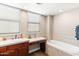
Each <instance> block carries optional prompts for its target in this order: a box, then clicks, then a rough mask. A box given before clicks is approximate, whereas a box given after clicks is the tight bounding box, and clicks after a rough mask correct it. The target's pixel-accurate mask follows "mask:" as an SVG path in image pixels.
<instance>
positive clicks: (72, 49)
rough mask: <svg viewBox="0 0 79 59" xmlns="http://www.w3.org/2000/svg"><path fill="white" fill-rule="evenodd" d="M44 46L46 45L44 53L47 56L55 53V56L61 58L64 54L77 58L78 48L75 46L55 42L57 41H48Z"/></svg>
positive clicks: (78, 54)
mask: <svg viewBox="0 0 79 59" xmlns="http://www.w3.org/2000/svg"><path fill="white" fill-rule="evenodd" d="M46 45H47V46H46V48H47V49H46V50H47V51H46V53H47V54H48V55H52V54H55V52H56V55H60V54H61V55H62V56H63V55H64V54H65V55H73V56H79V47H77V46H74V45H71V44H68V43H65V42H61V41H57V40H49V41H47V44H46ZM49 46H50V47H49ZM54 48H55V49H54ZM54 50H55V51H54ZM58 51H61V52H59V53H58Z"/></svg>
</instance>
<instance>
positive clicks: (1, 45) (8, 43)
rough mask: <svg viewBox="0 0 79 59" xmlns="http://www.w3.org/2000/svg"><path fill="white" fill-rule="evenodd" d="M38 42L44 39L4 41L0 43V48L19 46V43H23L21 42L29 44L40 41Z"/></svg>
mask: <svg viewBox="0 0 79 59" xmlns="http://www.w3.org/2000/svg"><path fill="white" fill-rule="evenodd" d="M40 40H45V38H43V37H38V38H31V39H28V38H22V39H13V40H5V41H1V42H0V47H4V46H9V45H14V44H19V43H23V42H29V43H31V42H36V41H40Z"/></svg>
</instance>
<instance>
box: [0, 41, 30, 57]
mask: <svg viewBox="0 0 79 59" xmlns="http://www.w3.org/2000/svg"><path fill="white" fill-rule="evenodd" d="M28 45H29V42H24V43H19V44H15V45H10V46H7V47H0V56H26V55H28Z"/></svg>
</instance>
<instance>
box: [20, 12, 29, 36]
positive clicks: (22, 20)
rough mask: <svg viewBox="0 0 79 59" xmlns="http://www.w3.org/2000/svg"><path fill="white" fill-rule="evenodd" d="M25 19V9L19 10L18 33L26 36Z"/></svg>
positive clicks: (26, 18) (26, 17)
mask: <svg viewBox="0 0 79 59" xmlns="http://www.w3.org/2000/svg"><path fill="white" fill-rule="evenodd" d="M27 21H28V15H27V12H26V11H23V10H21V19H20V33H23V34H24V35H25V37H27V35H26V33H27Z"/></svg>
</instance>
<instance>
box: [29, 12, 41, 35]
mask: <svg viewBox="0 0 79 59" xmlns="http://www.w3.org/2000/svg"><path fill="white" fill-rule="evenodd" d="M39 32H40V15H38V14H34V13H30V12H29V13H28V33H29V34H30V35H32V36H36V35H37V33H39Z"/></svg>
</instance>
